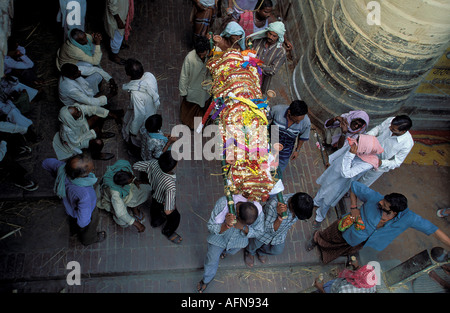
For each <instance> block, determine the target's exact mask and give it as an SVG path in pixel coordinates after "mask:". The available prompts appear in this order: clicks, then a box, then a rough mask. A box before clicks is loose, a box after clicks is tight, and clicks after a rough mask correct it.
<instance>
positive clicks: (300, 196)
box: [244, 192, 314, 268]
mask: <svg viewBox="0 0 450 313" xmlns="http://www.w3.org/2000/svg"><path fill="white" fill-rule="evenodd" d="M283 200H284V203H287V205H286V204H284V203H281V202H278V201H277V199H276V198H273V199H271V200H269V201H268V202H267V203H266V205H265V206H264V218H265V221H264V233H263V234H262V235H261V236H259V237H256V238H251V239H249V244H248V247H247V248H246V249H245V251H244V258H245V264H246V265H247V266H248V267H250V268H251V267H253V264H254V256H255V254H256V255H257V257H258V260H260V261H261V263H265V262H266V260H267V255H278V254H281V253H282V252H283V250H284V245H285V240H286V236H287V234H288V231H289V230H290V229H291V227H292V226H293V225H294V224H295V222H297V221H298V220H307V219H309V218H310V217H311V216H312V213H313V208H314V201H313V199H312V198H311V196H310V195H308V194H307V193H304V192H297V193H296V194H293V193H291V194H288V195H283ZM286 211H287V212H288V215H287V218H285V219H283V218H282V213H283V212H286Z"/></svg>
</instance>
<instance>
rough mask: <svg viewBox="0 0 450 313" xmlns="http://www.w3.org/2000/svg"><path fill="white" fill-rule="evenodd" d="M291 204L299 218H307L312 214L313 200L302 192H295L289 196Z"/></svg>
mask: <svg viewBox="0 0 450 313" xmlns="http://www.w3.org/2000/svg"><path fill="white" fill-rule="evenodd" d="M291 205H292V209H293V210H294V213H295V216H297V218H298V219H299V220H307V219H309V218H310V217H311V216H312V214H313V209H314V200H313V198H312V197H311V196H310V195H308V194H307V193H304V192H297V193H296V194H295V195H293V196H292V197H291Z"/></svg>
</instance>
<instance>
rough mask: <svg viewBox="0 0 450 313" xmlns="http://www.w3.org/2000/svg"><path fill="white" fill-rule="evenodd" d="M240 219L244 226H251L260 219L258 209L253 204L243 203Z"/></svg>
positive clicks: (239, 213) (239, 214)
mask: <svg viewBox="0 0 450 313" xmlns="http://www.w3.org/2000/svg"><path fill="white" fill-rule="evenodd" d="M238 217H239V219H240V220H241V221H242V222H243V223H244V224H247V225H251V224H253V223H254V222H255V221H256V219H257V218H258V208H257V207H256V205H255V204H253V203H252V202H241V204H240V206H239V210H238Z"/></svg>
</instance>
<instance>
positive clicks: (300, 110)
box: [268, 100, 311, 178]
mask: <svg viewBox="0 0 450 313" xmlns="http://www.w3.org/2000/svg"><path fill="white" fill-rule="evenodd" d="M307 113H308V106H307V105H306V103H305V102H303V101H301V100H295V101H292V103H291V104H290V105H289V106H287V105H281V104H280V105H276V106H274V107H272V108H271V109H270V112H269V117H268V119H269V120H272V124H271V128H272V130H271V134H272V136H273V133H274V132H275V131H276V130H274V126H275V127H277V128H278V131H279V140H278V142H279V143H281V144H282V145H283V150H281V151H280V154H279V165H278V175H279V177H280V178H281V176H282V173H283V171H284V169H285V168H286V166H287V165H288V163H289V159H291V160H295V159H296V158H297V157H298V152H299V150H300V148H301V147H302V145H303V143H304V142H305V141H307V140H309V132H310V130H311V121H310V120H309V117H308V115H307ZM271 140H272V141H273V143H275V141H276V138H274V137H272V138H271ZM296 141H297V146H296V147H295V142H296ZM294 147H295V149H294Z"/></svg>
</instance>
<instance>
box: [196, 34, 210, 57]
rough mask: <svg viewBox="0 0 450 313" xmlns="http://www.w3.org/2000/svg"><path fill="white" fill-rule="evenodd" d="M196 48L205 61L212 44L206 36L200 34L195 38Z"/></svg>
mask: <svg viewBox="0 0 450 313" xmlns="http://www.w3.org/2000/svg"><path fill="white" fill-rule="evenodd" d="M194 49H195V52H196V53H197V55H198V57H199V58H200V59H201V60H202V61H204V60H205V58H206V56H207V55H208V53H209V50H210V49H211V44H210V42H209V40H208V39H207V38H206V37H204V36H199V37H197V38H196V39H195V42H194Z"/></svg>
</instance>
